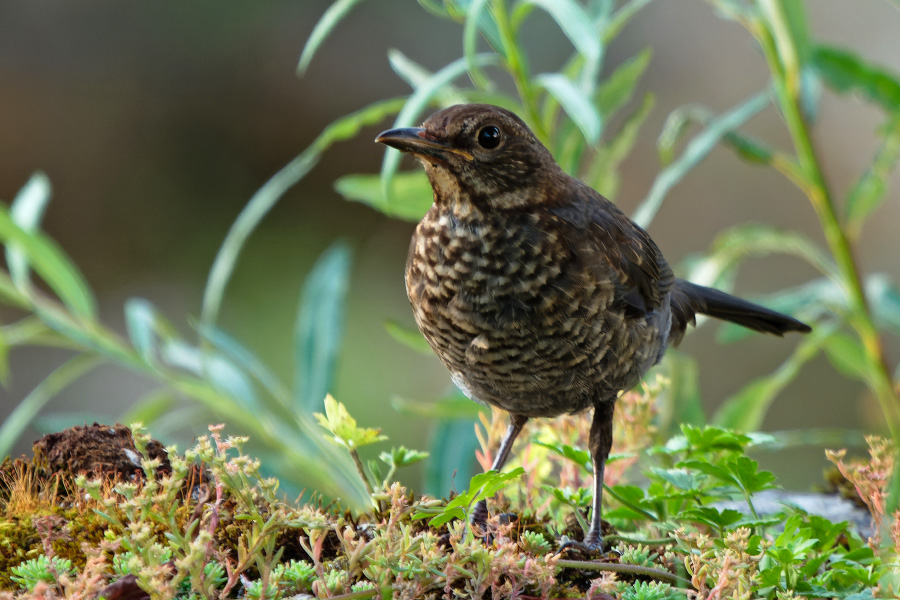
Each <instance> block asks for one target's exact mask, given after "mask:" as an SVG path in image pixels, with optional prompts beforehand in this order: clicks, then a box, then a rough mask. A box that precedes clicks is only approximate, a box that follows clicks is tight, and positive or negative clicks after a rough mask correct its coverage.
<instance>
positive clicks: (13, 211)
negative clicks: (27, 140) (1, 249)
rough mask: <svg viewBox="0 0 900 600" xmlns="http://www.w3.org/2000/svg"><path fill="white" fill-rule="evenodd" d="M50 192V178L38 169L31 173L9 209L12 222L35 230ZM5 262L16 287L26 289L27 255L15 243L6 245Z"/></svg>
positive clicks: (29, 229)
mask: <svg viewBox="0 0 900 600" xmlns="http://www.w3.org/2000/svg"><path fill="white" fill-rule="evenodd" d="M51 192H52V190H51V187H50V180H49V179H48V178H47V176H46V175H44V174H43V173H41V172H40V171H38V172H37V173H35V174H34V175H32V176H31V179H29V180H28V183H26V184H25V186H24V187H23V188H22V189H21V190H19V193H18V194H16V197H15V199H14V200H13V203H12V206H11V207H10V209H9V215H10V217H11V218H12V220H13V223H15V224H16V225H18V226H19V227H21V228H22V229H23V230H24V231H27V232H28V233H33V232H34V231H36V230H37V228H38V225H40V223H41V219H42V218H43V217H44V211H45V210H46V209H47V204H48V203H49V202H50V194H51ZM6 264H7V266H8V267H9V274H10V276H11V277H12V280H13V282H14V283H15V284H16V287H17V288H19V289H21V290H26V289H28V257H27V256H26V255H25V253H24V252H23V251H22V249H21V248H19V247H18V246H17V245H16V244H9V245H8V246H7V248H6Z"/></svg>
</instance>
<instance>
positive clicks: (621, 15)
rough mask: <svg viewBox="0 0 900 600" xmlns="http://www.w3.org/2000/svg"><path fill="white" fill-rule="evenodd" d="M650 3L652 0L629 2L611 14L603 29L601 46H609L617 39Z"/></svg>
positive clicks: (633, 0) (632, 0)
mask: <svg viewBox="0 0 900 600" xmlns="http://www.w3.org/2000/svg"><path fill="white" fill-rule="evenodd" d="M651 2H653V0H631V2H628V3H626V4H624V5H622V7H621V8H619V9H618V10H617V11H616V12H615V13H613V15H612V17H611V18H610V19H609V23H608V24H607V25H606V27H604V28H603V44H604V45H605V44H609V43H610V42H611V41H612V40H614V39H615V38H616V37H618V36H619V34H620V33H621V32H622V29H624V28H625V26H626V25H628V23H629V22H630V21H631V19H633V18H634V16H635V15H637V13H638V11H640V10H641V9H642V8H644V7H645V6H647V5H648V4H650V3H651Z"/></svg>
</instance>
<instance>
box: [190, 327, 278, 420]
mask: <svg viewBox="0 0 900 600" xmlns="http://www.w3.org/2000/svg"><path fill="white" fill-rule="evenodd" d="M200 335H201V336H203V339H205V340H206V341H207V342H209V343H210V344H212V346H213V347H214V348H215V349H216V350H218V351H219V352H221V353H222V354H223V355H225V356H226V357H228V358H229V359H231V360H232V361H234V362H235V363H237V364H239V365H241V366H242V367H243V368H244V369H245V370H246V371H247V373H249V374H250V375H251V376H252V377H253V378H254V379H255V380H256V381H258V382H259V383H260V384H261V385H262V386H263V387H264V388H265V389H266V391H267V392H269V394H270V395H271V396H272V398H274V399H275V400H277V401H278V403H279V404H280V405H281V406H282V407H283V408H285V409H287V410H289V411H293V409H294V406H293V405H292V402H291V394H290V392H289V391H288V389H287V387H286V386H285V385H284V384H283V383H282V382H281V380H280V379H279V378H278V376H277V375H275V373H273V372H272V371H271V370H270V369H269V368H268V367H267V366H266V365H265V363H263V361H262V360H261V359H260V358H259V356H257V355H256V354H255V353H253V352H252V351H251V350H250V349H249V348H246V347H245V346H243V345H242V344H241V343H240V342H239V341H237V340H236V339H235V338H233V337H232V336H230V335H229V334H227V333H225V331H223V330H221V329H219V328H218V327H211V328H210V327H201V328H200Z"/></svg>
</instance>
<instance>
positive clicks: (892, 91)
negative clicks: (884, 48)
mask: <svg viewBox="0 0 900 600" xmlns="http://www.w3.org/2000/svg"><path fill="white" fill-rule="evenodd" d="M811 60H812V66H813V67H814V68H815V70H816V72H817V73H818V74H819V75H820V76H821V77H822V79H823V80H825V83H826V84H828V86H829V87H831V88H832V89H834V90H835V91H838V92H840V93H855V94H860V95H862V96H863V97H864V98H865V99H867V100H869V101H870V102H873V103H875V104H877V105H879V106H881V107H882V108H883V109H885V110H886V111H888V112H889V113H896V112H897V111H900V79H898V76H897V74H895V73H891V72H890V71H887V70H886V69H883V68H881V67H878V66H875V65H872V64H870V63H867V62H866V61H865V60H864V59H862V58H860V57H859V56H857V55H856V54H854V53H853V52H851V51H849V50H844V49H842V48H837V47H835V46H826V45H818V46H816V47H815V48H814V49H813V53H812V59H811Z"/></svg>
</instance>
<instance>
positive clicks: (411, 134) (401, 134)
mask: <svg viewBox="0 0 900 600" xmlns="http://www.w3.org/2000/svg"><path fill="white" fill-rule="evenodd" d="M375 141H376V142H379V143H381V144H384V145H386V146H390V147H391V148H396V149H397V150H399V151H400V152H407V153H409V154H415V155H419V156H422V157H431V158H438V159H446V158H447V155H448V154H456V155H457V156H462V157H463V158H465V159H467V160H472V155H471V154H469V153H468V152H466V151H465V150H460V149H458V148H454V147H452V146H450V145H448V144H445V143H443V142H440V141H438V140H435V139H432V138H431V137H429V136H428V134H427V132H426V131H425V130H424V129H422V128H421V127H399V128H397V129H388V130H387V131H382V132H381V133H379V134H378V137H376V138H375Z"/></svg>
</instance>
